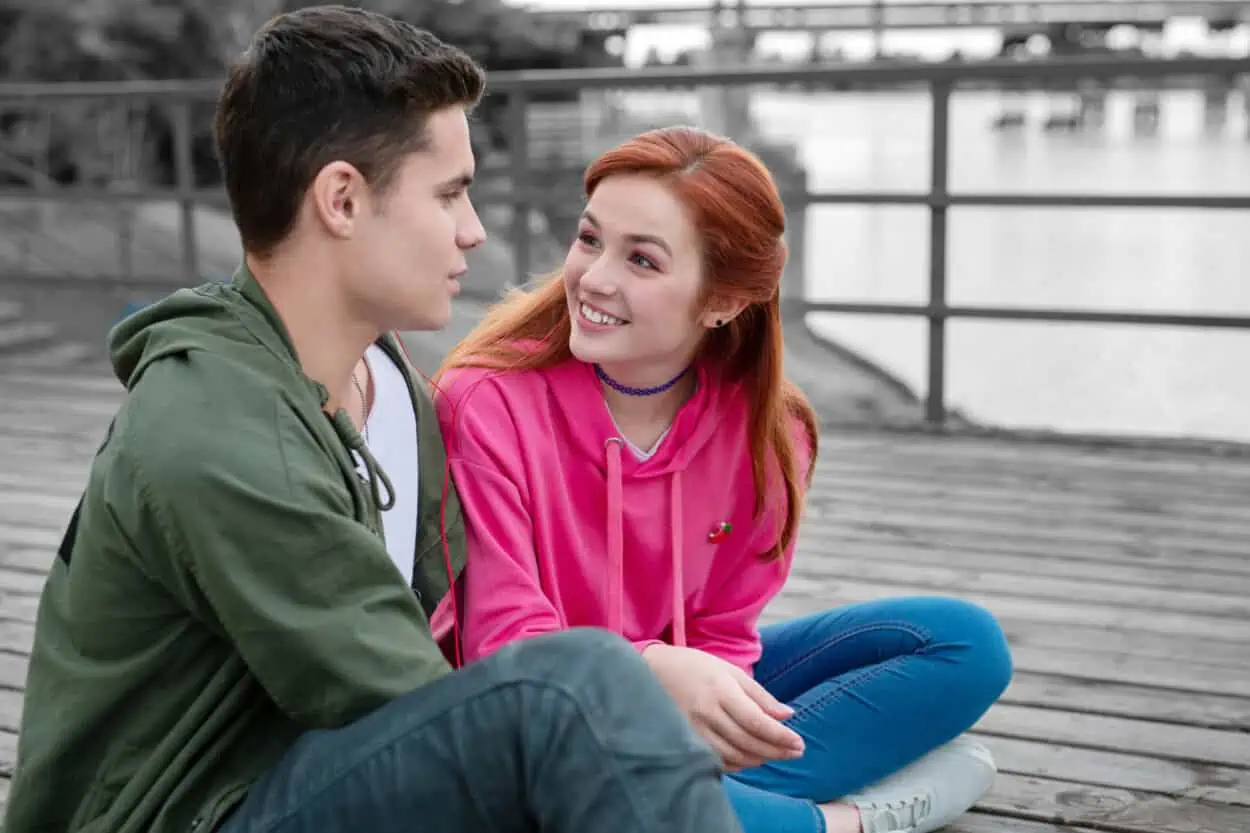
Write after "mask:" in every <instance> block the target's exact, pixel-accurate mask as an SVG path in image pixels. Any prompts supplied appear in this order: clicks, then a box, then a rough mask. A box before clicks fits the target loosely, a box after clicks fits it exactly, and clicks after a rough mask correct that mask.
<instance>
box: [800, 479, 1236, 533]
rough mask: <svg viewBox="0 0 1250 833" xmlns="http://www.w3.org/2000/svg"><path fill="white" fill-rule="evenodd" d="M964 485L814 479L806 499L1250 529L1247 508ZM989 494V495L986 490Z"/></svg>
mask: <svg viewBox="0 0 1250 833" xmlns="http://www.w3.org/2000/svg"><path fill="white" fill-rule="evenodd" d="M970 491H973V490H970V489H968V488H967V486H966V485H965V486H964V487H963V488H955V487H943V486H932V485H927V484H917V483H911V482H907V481H901V482H900V481H895V480H889V481H881V482H879V483H875V484H873V485H872V486H871V487H868V488H865V487H864V486H862V485H855V486H843V485H840V484H838V483H837V482H836V481H834V482H832V483H831V482H829V481H828V480H825V479H822V478H817V480H816V481H815V482H814V483H813V485H812V488H811V489H810V490H809V491H808V493H807V498H808V501H809V502H812V503H817V504H820V505H824V506H827V507H832V508H833V509H835V510H836V509H837V508H838V507H842V506H852V507H856V508H860V509H862V508H865V507H867V508H872V506H873V504H874V503H880V502H881V501H882V500H888V501H889V503H890V506H891V507H892V508H893V509H899V508H907V509H909V510H911V509H921V508H924V507H931V506H941V507H942V508H943V509H946V510H949V511H950V512H952V513H954V514H957V515H960V516H961V517H992V518H995V519H998V520H1013V519H1018V520H1021V521H1028V522H1033V521H1036V520H1037V519H1039V518H1040V519H1045V520H1049V521H1054V522H1058V523H1065V524H1088V523H1099V522H1101V523H1107V524H1111V525H1113V526H1117V527H1118V526H1123V525H1128V526H1130V527H1135V528H1143V529H1156V528H1165V529H1170V528H1175V527H1178V526H1182V525H1185V524H1196V523H1201V524H1202V527H1203V529H1204V530H1205V531H1207V532H1208V533H1213V534H1214V533H1218V534H1220V535H1222V536H1225V537H1229V536H1236V535H1239V534H1241V535H1244V534H1246V533H1247V532H1250V506H1248V505H1246V504H1239V503H1235V502H1229V503H1227V504H1222V503H1213V502H1207V503H1202V504H1199V503H1197V502H1192V501H1181V500H1171V501H1166V502H1165V501H1163V500H1158V501H1144V500H1140V499H1138V500H1128V499H1125V498H1124V497H1120V496H1117V497H1116V498H1108V497H1105V496H1101V495H1091V494H1087V493H1074V492H1064V493H1055V492H1047V491H1044V490H1038V489H1033V490H1030V491H1029V492H1027V493H1026V492H1021V493H1016V494H1012V493H1004V492H1002V491H997V490H989V489H977V490H975V493H973V494H969V492H970ZM987 493H988V494H987Z"/></svg>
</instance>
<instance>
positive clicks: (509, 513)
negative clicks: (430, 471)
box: [435, 374, 565, 662]
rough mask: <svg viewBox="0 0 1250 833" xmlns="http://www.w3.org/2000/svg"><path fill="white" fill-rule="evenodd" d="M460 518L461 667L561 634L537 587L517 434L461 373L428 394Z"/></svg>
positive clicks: (495, 393)
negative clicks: (439, 390) (432, 400)
mask: <svg viewBox="0 0 1250 833" xmlns="http://www.w3.org/2000/svg"><path fill="white" fill-rule="evenodd" d="M435 405H436V407H437V408H438V414H439V424H440V425H441V427H442V429H443V441H444V443H445V444H446V446H447V456H448V458H449V460H450V461H451V472H452V480H453V482H454V483H455V484H456V492H457V493H458V494H459V496H460V510H461V513H462V515H463V517H464V529H465V552H466V556H465V568H464V573H463V576H462V578H461V581H462V582H463V591H464V592H463V594H462V595H461V596H460V598H461V600H462V602H461V606H462V609H460V610H459V611H458V614H459V615H458V618H459V621H460V628H461V640H462V648H463V653H464V659H465V661H466V662H471V661H473V660H475V659H480V658H482V657H485V656H489V655H490V654H492V653H494V652H495V651H497V650H499V649H500V648H502V647H503V646H504V645H507V644H508V643H509V642H514V641H516V640H519V639H527V638H529V637H533V636H539V635H541V634H545V633H551V632H554V631H559V630H563V629H564V628H565V622H564V620H563V617H562V616H561V615H560V612H559V611H558V610H557V608H556V606H555V604H553V603H552V601H551V600H550V599H549V598H548V597H547V595H546V594H545V592H544V591H543V587H542V580H541V577H540V573H539V565H538V556H537V552H536V549H535V540H534V527H533V523H532V521H531V519H530V518H531V513H530V510H529V500H530V495H529V484H528V482H527V478H526V475H525V470H524V466H523V464H522V460H523V458H522V453H523V449H522V444H521V437H520V435H519V434H518V432H517V428H516V421H515V420H514V419H513V416H512V413H511V412H510V410H509V407H508V403H507V402H506V400H505V399H504V397H503V395H502V394H501V393H500V392H499V390H498V389H497V388H496V387H495V384H494V382H493V381H492V380H491V379H490V378H489V377H487V376H479V375H476V374H466V375H465V376H463V377H461V378H460V379H459V380H457V381H455V382H451V383H449V384H446V386H445V387H443V390H442V393H441V394H440V395H438V396H436V397H435Z"/></svg>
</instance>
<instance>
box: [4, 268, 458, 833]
mask: <svg viewBox="0 0 1250 833" xmlns="http://www.w3.org/2000/svg"><path fill="white" fill-rule="evenodd" d="M382 346H383V347H384V348H385V349H387V350H388V351H389V352H390V353H391V355H392V356H393V357H395V358H396V359H399V358H400V352H399V349H398V345H397V343H396V342H395V340H394V339H393V338H391V337H384V338H383V339H382ZM109 348H110V354H111V357H112V361H113V366H114V368H115V370H116V372H117V375H118V378H120V379H121V380H122V382H123V383H124V384H125V385H126V388H127V390H128V391H129V393H128V396H127V398H126V401H125V402H124V404H123V405H122V407H121V408H120V410H119V411H118V413H117V416H116V418H115V419H114V421H113V424H112V426H111V427H110V431H109V435H108V438H107V440H106V441H105V442H104V444H103V446H102V448H101V449H100V451H99V454H98V455H97V457H96V459H95V461H94V463H93V465H92V467H91V472H90V476H89V478H88V483H87V487H86V490H85V492H84V495H83V500H82V503H81V504H80V507H79V512H78V513H77V514H76V521H75V522H71V531H70V533H68V534H67V536H66V545H63V546H62V554H61V556H60V557H58V558H56V559H55V561H54V563H53V567H52V570H51V573H50V575H49V577H48V580H47V584H46V585H45V587H44V591H43V595H42V598H41V600H40V604H39V613H38V618H37V622H36V626H35V642H34V648H33V651H32V653H31V659H30V671H29V677H28V680H27V688H26V698H25V705H24V709H23V713H22V723H21V730H20V739H19V743H18V755H17V767H16V773H15V776H14V779H13V784H12V789H11V793H10V797H9V804H8V814H7V820H6V827H5V829H6V830H7V831H8V833H36V831H39V833H50V831H58V833H65V831H70V833H73V831H84V832H85V833H86V832H89V833H97V832H98V833H132V831H133V833H175V832H176V833H186V831H189V830H192V829H197V830H211V829H213V828H214V827H215V826H216V824H217V823H218V822H219V820H220V819H221V818H222V817H223V816H224V815H225V814H226V813H227V811H228V810H230V809H231V808H232V807H233V806H234V805H235V804H237V802H238V801H239V800H240V799H241V798H242V796H243V794H244V792H245V791H246V789H247V787H248V785H249V784H250V783H251V782H252V781H253V780H255V779H256V778H257V777H258V776H259V775H261V774H262V773H263V772H264V771H265V770H266V769H268V768H269V767H270V766H272V765H273V764H274V763H275V762H276V761H277V760H278V759H279V758H280V757H281V756H282V754H283V752H284V751H285V750H286V749H287V748H288V747H289V746H290V745H291V744H292V742H293V741H294V740H295V739H296V738H297V737H298V736H299V735H300V734H301V733H303V732H305V731H307V730H310V729H324V728H334V727H338V726H343V725H344V724H347V723H349V722H351V721H353V720H355V719H357V718H359V717H361V716H363V715H365V714H366V713H368V712H370V711H372V710H374V709H376V708H377V707H379V706H381V705H383V704H385V703H387V702H388V701H390V700H392V699H394V698H395V697H398V696H400V695H402V694H405V693H406V692H409V691H412V690H413V689H415V688H417V687H419V686H422V685H424V684H426V683H428V682H430V681H432V680H434V679H436V678H438V677H440V676H442V675H444V674H446V673H448V671H449V667H448V664H447V662H446V660H445V659H444V657H443V655H442V652H441V651H440V650H439V648H438V646H437V645H436V644H435V642H434V640H433V639H432V637H431V635H430V627H429V619H428V617H429V615H430V614H431V613H432V611H433V609H434V606H435V605H436V604H437V603H438V601H439V600H440V599H441V598H442V597H443V595H444V594H445V593H446V592H447V590H448V577H447V575H446V568H445V565H444V558H443V550H442V544H441V540H440V535H439V525H440V518H439V516H440V511H439V510H440V501H441V499H442V485H443V477H444V458H443V454H444V451H443V444H442V440H441V438H440V436H439V429H438V422H437V420H436V418H435V415H434V412H433V407H432V403H431V402H430V400H429V398H428V396H427V394H426V393H425V391H424V389H423V387H422V386H421V385H418V384H413V383H412V376H411V373H408V374H407V375H408V380H409V384H410V387H411V389H412V392H413V402H414V404H415V407H416V409H417V418H418V423H419V426H420V427H419V432H420V435H419V443H420V455H421V463H420V489H421V493H420V506H419V513H420V527H419V533H418V540H417V551H416V578H415V580H414V582H413V587H412V588H409V587H408V586H407V584H406V582H405V581H404V580H403V578H402V577H401V576H400V574H399V572H398V571H397V570H396V569H395V567H394V565H393V564H392V563H391V560H390V558H389V557H388V555H387V552H386V549H385V546H384V543H383V540H382V533H381V523H380V515H379V513H378V509H377V506H376V502H377V501H376V495H375V496H373V497H371V492H375V493H376V492H377V491H379V490H380V491H382V492H383V493H385V491H386V490H385V488H382V486H381V485H376V484H378V483H379V482H380V481H384V479H385V477H384V475H383V474H382V473H381V472H380V471H378V467H377V464H376V462H375V461H372V458H369V466H370V471H371V472H373V473H374V475H375V476H374V477H371V478H369V479H368V480H369V481H370V482H373V483H374V484H375V485H374V486H373V487H371V485H370V482H366V481H364V480H362V478H361V477H360V476H359V475H358V474H357V472H356V468H355V466H354V465H353V462H352V459H351V457H350V455H349V453H348V446H350V445H355V446H358V447H359V446H361V443H360V438H359V436H358V435H357V434H356V431H355V430H354V428H353V427H352V424H351V422H350V420H348V419H347V416H346V413H345V412H340V413H339V414H338V415H337V416H336V417H335V418H334V419H331V418H330V417H328V416H326V415H325V413H324V412H323V410H322V406H323V404H324V403H325V402H326V400H327V394H326V390H325V389H324V388H323V387H322V386H320V385H318V384H316V383H314V382H312V381H311V380H309V379H308V378H307V377H306V376H305V375H304V374H303V372H302V371H301V369H300V365H299V364H298V362H297V360H296V357H295V354H294V350H293V347H292V345H291V343H290V340H289V337H288V335H287V334H286V331H285V329H284V327H283V325H282V323H281V321H280V320H279V319H278V317H277V315H276V313H275V312H274V310H273V308H272V307H271V306H270V304H269V303H268V301H267V299H266V298H265V295H264V293H263V292H262V291H261V289H260V287H259V286H258V285H257V283H256V282H255V280H254V279H253V278H252V277H251V276H250V275H249V274H248V273H247V272H246V270H241V271H240V273H239V274H238V275H237V276H236V277H235V280H234V282H233V283H231V284H209V285H206V286H201V287H199V288H196V289H187V290H181V291H179V292H177V293H175V294H173V295H171V296H170V297H169V298H167V299H165V300H163V301H161V302H159V303H157V304H155V305H153V306H151V307H148V308H147V309H145V310H142V311H140V312H139V313H136V314H135V315H133V316H131V317H130V318H128V319H126V320H125V321H123V322H122V323H120V324H119V325H118V326H117V327H115V328H114V330H113V332H112V333H111V334H110V336H109ZM400 364H401V366H402V367H404V368H405V369H407V365H406V363H405V362H403V361H400ZM449 492H450V497H449V505H448V507H447V513H446V518H447V525H448V538H449V545H450V550H451V555H452V562H453V569H454V570H455V571H456V572H457V573H458V572H459V571H460V569H461V568H462V566H463V563H464V538H463V528H462V525H461V518H460V509H459V504H458V501H457V500H456V497H455V493H454V491H452V490H449ZM74 527H76V534H73V528H74ZM71 544H72V546H70V545H71ZM414 590H415V592H414Z"/></svg>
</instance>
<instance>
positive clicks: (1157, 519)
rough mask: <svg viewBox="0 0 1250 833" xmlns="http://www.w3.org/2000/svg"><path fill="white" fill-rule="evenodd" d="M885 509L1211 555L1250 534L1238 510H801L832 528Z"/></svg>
mask: <svg viewBox="0 0 1250 833" xmlns="http://www.w3.org/2000/svg"><path fill="white" fill-rule="evenodd" d="M886 502H889V503H890V517H891V518H907V519H915V520H916V521H918V522H921V523H930V522H933V521H935V520H942V521H945V522H947V523H954V522H959V524H960V526H961V527H963V528H968V529H985V530H986V531H990V532H1001V531H1002V530H1004V529H1012V530H1016V531H1022V530H1029V531H1034V532H1036V531H1042V532H1051V531H1052V530H1057V531H1061V534H1062V536H1064V537H1065V538H1067V537H1070V536H1077V535H1080V536H1083V537H1085V538H1087V539H1088V540H1090V541H1101V542H1110V541H1113V540H1124V539H1125V537H1126V536H1140V535H1145V534H1149V535H1157V536H1162V537H1163V538H1164V539H1165V540H1166V541H1169V542H1173V541H1175V542H1181V543H1185V542H1193V544H1192V545H1193V546H1196V547H1199V548H1200V549H1208V550H1210V551H1212V552H1228V551H1229V545H1230V544H1232V543H1235V542H1236V541H1239V540H1244V539H1245V537H1246V536H1247V535H1248V534H1250V524H1247V523H1242V522H1241V521H1239V520H1238V517H1239V515H1240V514H1241V513H1242V512H1244V511H1245V508H1244V507H1240V506H1239V507H1237V508H1236V509H1230V511H1229V512H1228V513H1226V514H1225V516H1224V521H1223V522H1216V521H1214V520H1211V519H1204V520H1202V521H1195V520H1187V519H1184V518H1175V517H1172V516H1167V515H1162V514H1160V515H1155V516H1151V517H1145V516H1143V517H1136V518H1135V517H1129V516H1126V515H1123V514H1114V513H1111V512H1107V513H1098V512H1093V511H1087V510H1082V511H1077V510H1073V511H1070V512H1067V511H1064V510H1063V509H1060V508H1050V507H1048V508H1044V509H1038V508H1035V507H1030V506H1025V505H1019V506H1017V507H1015V508H1013V509H1010V510H1006V509H1004V510H997V511H996V510H994V509H993V508H992V507H986V506H970V505H959V504H957V503H955V502H953V501H945V500H935V501H932V502H929V503H924V504H921V503H911V502H903V501H890V498H889V496H888V495H885V494H881V493H877V492H872V493H869V494H867V495H864V496H863V497H861V498H857V499H855V500H844V499H840V498H839V499H828V498H822V497H820V496H818V495H813V496H809V498H808V501H807V510H808V512H809V513H810V515H811V517H813V518H822V519H828V520H829V521H832V522H834V523H840V522H855V521H862V519H863V518H865V517H880V516H881V513H880V511H879V508H878V507H879V506H880V504H882V503H886Z"/></svg>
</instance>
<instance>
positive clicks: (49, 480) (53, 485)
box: [0, 457, 90, 500]
mask: <svg viewBox="0 0 1250 833" xmlns="http://www.w3.org/2000/svg"><path fill="white" fill-rule="evenodd" d="M0 459H5V458H3V457H0ZM5 462H8V461H7V459H5ZM89 470H90V458H89V457H88V460H87V461H86V462H84V463H82V464H81V465H79V466H75V467H74V468H73V469H72V474H73V477H72V478H70V479H68V481H69V482H67V478H63V477H48V476H46V475H45V476H43V477H40V478H39V479H37V480H36V479H31V478H30V477H24V476H21V475H19V474H17V473H16V472H13V471H11V470H10V469H9V468H8V467H7V466H6V467H5V468H4V469H3V470H2V471H0V492H3V494H4V495H5V499H6V500H7V499H8V496H9V495H15V494H27V495H39V496H41V497H45V498H54V499H55V498H60V499H65V500H77V499H78V495H79V493H80V492H81V491H82V485H83V483H85V482H86V479H87V472H88V471H89Z"/></svg>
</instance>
